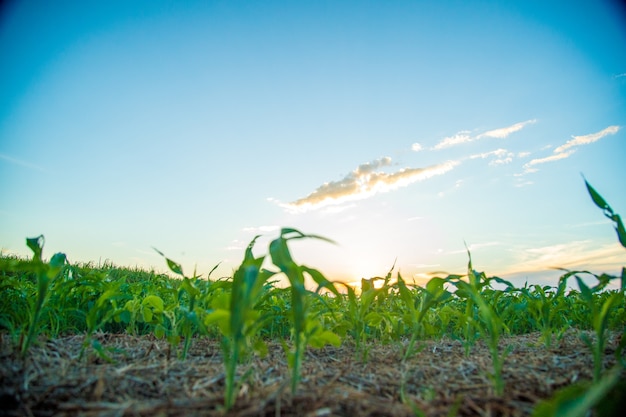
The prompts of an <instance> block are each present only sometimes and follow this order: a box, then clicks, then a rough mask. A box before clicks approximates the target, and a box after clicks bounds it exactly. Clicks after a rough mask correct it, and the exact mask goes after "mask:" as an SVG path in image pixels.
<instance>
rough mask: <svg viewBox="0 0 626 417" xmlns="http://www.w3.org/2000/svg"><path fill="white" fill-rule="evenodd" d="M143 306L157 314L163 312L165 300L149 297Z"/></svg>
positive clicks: (145, 299) (154, 296)
mask: <svg viewBox="0 0 626 417" xmlns="http://www.w3.org/2000/svg"><path fill="white" fill-rule="evenodd" d="M141 305H142V306H145V307H150V308H151V309H152V310H153V311H154V312H155V313H162V312H163V299H162V298H161V297H159V296H156V295H149V296H147V297H146V298H144V299H143V301H142V302H141Z"/></svg>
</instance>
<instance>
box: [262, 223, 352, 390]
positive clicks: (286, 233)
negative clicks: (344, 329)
mask: <svg viewBox="0 0 626 417" xmlns="http://www.w3.org/2000/svg"><path fill="white" fill-rule="evenodd" d="M304 238H314V239H321V240H325V241H328V242H330V240H328V239H326V238H323V237H320V236H315V235H305V234H303V233H302V232H300V231H298V230H295V229H282V230H281V231H280V236H279V237H278V238H277V239H275V240H273V241H272V242H271V243H270V256H271V258H272V262H273V263H274V265H276V266H277V267H278V268H280V271H281V272H283V273H284V274H285V275H286V276H287V279H288V280H289V284H290V291H291V319H292V331H293V344H294V347H293V349H292V350H291V351H290V352H288V358H289V363H290V365H291V368H292V374H291V392H292V393H295V392H296V389H297V387H298V382H299V380H300V368H301V365H302V359H303V356H304V349H305V348H306V346H307V344H308V343H309V342H310V341H313V340H314V341H315V345H317V346H319V345H323V344H325V343H333V344H338V343H339V342H340V341H339V337H338V336H337V335H336V334H334V333H332V332H330V331H328V330H324V329H323V328H321V326H320V325H319V324H318V323H316V322H315V321H312V320H313V319H312V317H310V311H309V305H310V303H309V301H310V300H309V299H310V291H308V290H307V289H306V288H305V285H304V284H305V273H306V274H307V275H308V276H310V277H311V278H312V279H313V280H314V281H315V282H316V283H317V284H318V287H317V290H316V291H315V294H319V292H320V291H321V290H322V289H323V288H326V289H327V290H329V291H331V292H332V293H334V294H335V295H336V296H339V292H338V291H337V289H336V288H335V286H334V285H333V284H332V283H331V282H330V281H328V280H327V279H326V278H325V277H324V276H323V275H322V274H321V273H320V272H319V271H318V270H316V269H313V268H309V267H306V266H304V265H298V264H297V263H295V262H294V260H293V258H292V257H291V253H290V252H289V248H288V245H287V244H288V242H289V241H290V240H294V239H304Z"/></svg>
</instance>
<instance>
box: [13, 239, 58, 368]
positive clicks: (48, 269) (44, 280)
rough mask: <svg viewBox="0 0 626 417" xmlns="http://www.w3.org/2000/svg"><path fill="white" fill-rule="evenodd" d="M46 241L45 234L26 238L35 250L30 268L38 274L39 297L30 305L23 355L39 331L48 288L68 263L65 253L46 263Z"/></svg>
mask: <svg viewBox="0 0 626 417" xmlns="http://www.w3.org/2000/svg"><path fill="white" fill-rule="evenodd" d="M44 241H45V239H44V237H43V235H40V236H38V237H35V238H28V239H26V245H27V246H28V247H29V248H30V249H31V250H32V251H33V259H32V261H31V263H30V268H29V269H30V271H31V272H34V273H35V274H36V276H37V298H36V299H35V301H34V302H33V303H32V304H31V306H30V307H31V314H30V321H29V323H28V333H27V334H26V338H25V339H22V345H21V348H20V354H21V355H22V357H25V356H26V352H28V348H29V347H30V345H31V344H32V342H33V339H34V338H35V336H36V335H37V333H38V332H39V318H40V316H41V312H42V310H43V307H44V305H45V304H46V301H47V300H48V295H49V291H48V290H49V288H50V285H51V283H52V281H54V279H56V277H57V276H59V274H60V273H61V271H62V270H63V269H64V267H65V264H66V263H67V257H66V256H65V254H63V253H56V254H54V255H53V256H52V258H51V259H50V262H48V263H45V262H44V261H43V260H42V253H43V245H44Z"/></svg>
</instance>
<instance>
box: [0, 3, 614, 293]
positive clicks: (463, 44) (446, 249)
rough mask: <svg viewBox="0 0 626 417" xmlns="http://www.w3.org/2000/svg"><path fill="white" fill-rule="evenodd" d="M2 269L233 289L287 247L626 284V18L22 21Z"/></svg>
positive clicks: (12, 78)
mask: <svg viewBox="0 0 626 417" xmlns="http://www.w3.org/2000/svg"><path fill="white" fill-rule="evenodd" d="M0 56H1V57H2V58H1V59H2V62H1V63H0V91H1V94H0V249H1V250H2V253H5V254H19V255H30V252H29V250H28V248H27V247H26V244H25V238H26V237H35V236H37V235H39V234H43V235H44V236H45V239H46V246H45V248H44V255H46V256H48V257H49V256H51V255H52V254H54V253H55V252H59V251H61V252H64V253H66V254H67V256H68V258H69V260H70V262H88V261H92V262H94V263H95V264H98V263H103V262H105V261H107V262H112V263H114V264H116V265H123V266H140V267H144V268H154V269H156V270H158V271H165V262H164V261H163V259H162V258H161V257H160V256H159V255H158V254H157V253H156V252H155V251H154V249H152V248H153V247H155V248H158V249H159V250H160V251H162V252H164V253H165V254H166V255H168V256H169V257H170V258H172V259H174V260H176V261H178V262H181V263H182V264H183V269H184V271H185V272H186V273H187V274H188V275H191V274H192V273H193V271H194V268H197V272H198V273H200V274H203V275H204V276H206V274H207V273H208V271H209V270H210V269H211V268H212V267H213V266H214V265H216V264H217V263H219V262H221V264H220V266H219V268H218V269H217V270H216V272H214V274H215V275H213V276H212V277H219V276H229V275H230V274H231V273H232V270H233V269H234V268H236V267H237V265H238V264H239V262H240V261H241V259H242V257H243V252H244V249H245V247H246V246H247V244H248V242H250V240H251V239H252V238H253V237H254V236H255V235H257V234H262V235H263V237H262V238H261V239H259V241H258V243H257V245H256V246H255V248H256V249H255V253H256V254H262V253H265V252H266V251H267V244H268V242H269V241H270V240H271V239H273V238H275V237H277V236H278V234H279V231H280V228H281V227H293V228H297V229H299V230H301V231H302V232H304V233H311V234H317V235H321V236H324V237H327V238H329V239H332V240H333V241H335V242H336V244H335V245H333V244H330V243H327V242H324V241H320V240H309V241H299V242H297V243H294V244H293V246H292V251H293V254H294V257H295V259H296V261H298V262H301V263H304V264H307V265H309V266H312V267H316V268H318V269H320V270H321V271H322V272H324V273H325V274H326V275H327V276H328V277H329V278H331V279H335V280H345V281H354V280H358V279H360V278H361V277H372V276H377V275H378V276H381V275H384V274H386V272H387V271H388V270H389V268H391V266H392V265H393V263H394V261H396V260H397V261H396V270H399V271H400V272H401V273H402V275H403V277H405V279H409V280H410V279H411V278H414V279H416V280H417V281H419V280H420V279H421V278H424V277H425V276H428V273H431V272H436V271H445V272H446V273H464V272H465V269H466V265H467V260H468V259H467V253H466V250H465V244H467V247H468V248H469V249H470V251H471V253H472V259H473V263H474V267H475V268H476V269H478V270H484V271H486V272H487V274H488V275H499V276H502V277H506V278H510V279H512V280H515V283H517V284H520V285H522V284H523V283H524V281H525V280H527V279H529V280H540V281H542V282H548V283H555V282H556V277H558V276H559V275H560V272H558V271H555V270H551V269H550V268H551V267H563V268H569V269H589V270H591V271H594V272H612V273H614V272H617V271H618V270H619V269H620V268H621V266H623V265H626V250H624V248H622V247H621V246H620V245H619V243H618V241H617V237H616V234H615V231H614V230H613V228H612V225H611V223H610V222H609V221H608V220H607V219H606V218H605V217H604V216H603V214H602V212H601V211H600V210H599V209H598V208H597V207H595V206H594V205H593V203H592V202H591V200H590V198H589V196H588V194H587V191H586V189H585V187H584V181H583V178H582V176H581V174H583V175H584V176H585V178H586V179H587V180H588V181H589V182H590V183H591V184H592V185H593V186H594V187H595V188H596V189H597V190H598V191H599V192H600V193H601V194H602V195H603V196H604V197H605V199H606V200H607V201H608V202H609V204H611V206H612V207H613V209H614V210H615V211H616V212H618V213H622V214H624V215H626V192H625V190H626V11H625V10H624V9H622V8H620V7H619V6H618V3H617V2H611V1H596V0H589V1H582V0H581V1H572V2H560V1H526V0H525V1H467V2H461V1H417V0H416V1H197V2H193V1H186V2H172V1H154V0H150V1H132V2H129V1H93V2H92V1H59V2H42V1H13V2H11V1H9V2H8V3H7V4H6V5H4V6H0Z"/></svg>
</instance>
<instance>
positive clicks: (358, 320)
mask: <svg viewBox="0 0 626 417" xmlns="http://www.w3.org/2000/svg"><path fill="white" fill-rule="evenodd" d="M394 267H395V264H394V266H392V267H391V270H390V271H389V272H388V273H387V275H386V277H385V278H380V277H375V278H369V279H365V278H362V279H361V294H360V295H357V293H356V290H355V289H354V288H353V287H352V286H350V285H347V284H343V285H344V286H345V288H346V291H347V297H348V305H347V308H346V306H344V305H341V307H340V308H341V309H342V310H344V314H343V318H344V320H343V323H342V327H345V328H347V329H349V334H350V335H351V336H352V338H353V339H354V342H355V344H356V351H357V352H359V354H360V356H361V361H362V362H366V361H367V358H368V354H369V347H368V344H367V339H368V337H369V335H370V333H371V329H373V328H376V327H379V326H381V324H382V323H383V322H385V321H390V320H388V319H387V318H386V317H385V316H386V315H389V313H388V312H384V311H381V308H380V304H382V303H383V302H384V301H385V300H386V298H387V297H388V296H389V291H390V289H391V286H390V285H389V281H390V280H391V273H392V271H393V268H394ZM375 281H383V285H382V286H380V288H376V286H375V285H374V282H375ZM337 301H339V302H342V301H343V298H342V297H338V298H337Z"/></svg>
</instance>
